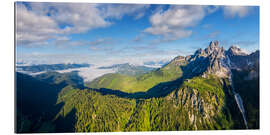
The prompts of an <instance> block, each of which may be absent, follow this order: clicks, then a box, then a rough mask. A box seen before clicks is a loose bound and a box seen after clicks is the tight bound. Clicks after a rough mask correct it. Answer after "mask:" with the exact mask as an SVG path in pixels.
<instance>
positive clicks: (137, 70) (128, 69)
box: [99, 63, 155, 76]
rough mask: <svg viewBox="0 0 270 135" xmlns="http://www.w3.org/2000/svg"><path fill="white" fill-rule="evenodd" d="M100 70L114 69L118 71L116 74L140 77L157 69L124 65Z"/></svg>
mask: <svg viewBox="0 0 270 135" xmlns="http://www.w3.org/2000/svg"><path fill="white" fill-rule="evenodd" d="M99 69H113V70H115V71H116V73H119V74H123V75H131V76H138V75H142V74H145V73H147V72H150V71H152V70H153V69H155V68H153V67H146V66H138V65H131V64H129V63H124V64H115V65H112V66H107V67H99Z"/></svg>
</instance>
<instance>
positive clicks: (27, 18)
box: [16, 3, 149, 46]
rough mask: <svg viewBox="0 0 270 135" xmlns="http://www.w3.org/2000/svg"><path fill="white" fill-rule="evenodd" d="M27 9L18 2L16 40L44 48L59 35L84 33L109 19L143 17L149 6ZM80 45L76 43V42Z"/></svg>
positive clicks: (32, 5) (37, 5)
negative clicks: (43, 46)
mask: <svg viewBox="0 0 270 135" xmlns="http://www.w3.org/2000/svg"><path fill="white" fill-rule="evenodd" d="M28 5H29V6H28V7H30V8H27V7H26V6H25V5H24V4H22V3H16V17H17V20H16V25H17V29H16V30H17V31H16V38H17V43H18V44H21V45H28V46H29V45H44V44H48V40H49V39H52V40H56V41H57V42H58V43H60V42H63V40H58V38H59V37H60V36H66V35H69V34H74V33H84V32H87V31H89V30H92V29H95V28H101V27H107V26H110V25H111V24H113V22H111V20H110V19H108V18H115V19H121V18H122V17H123V16H124V15H133V16H134V18H135V19H139V18H141V17H142V16H144V10H145V9H146V8H148V7H149V5H124V4H89V3H29V4H28ZM75 44H77V43H75Z"/></svg>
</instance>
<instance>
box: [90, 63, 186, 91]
mask: <svg viewBox="0 0 270 135" xmlns="http://www.w3.org/2000/svg"><path fill="white" fill-rule="evenodd" d="M181 65H185V62H182V63H179V62H177V61H172V62H171V63H169V64H167V65H165V66H164V67H162V68H159V69H157V70H154V71H151V72H149V73H146V74H143V75H140V76H138V77H135V76H128V75H123V74H119V73H112V74H106V75H103V76H101V77H99V78H96V79H95V80H93V81H92V82H90V83H87V84H86V86H87V87H89V88H107V89H113V90H121V91H123V92H128V93H134V92H146V91H147V90H149V89H150V88H152V87H154V86H155V85H157V84H159V83H162V82H168V81H172V80H176V79H177V78H180V77H181V76H182V70H181Z"/></svg>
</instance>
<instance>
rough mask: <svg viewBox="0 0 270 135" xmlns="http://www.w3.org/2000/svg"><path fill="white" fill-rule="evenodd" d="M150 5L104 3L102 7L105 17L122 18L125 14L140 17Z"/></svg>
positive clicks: (135, 17)
mask: <svg viewBox="0 0 270 135" xmlns="http://www.w3.org/2000/svg"><path fill="white" fill-rule="evenodd" d="M149 7H150V5H144V4H136V5H135V4H106V5H105V4H104V5H101V6H100V9H101V12H102V16H104V17H105V18H116V19H121V18H122V17H123V16H124V15H131V16H134V19H140V18H141V17H143V16H144V13H145V10H146V9H147V8H149Z"/></svg>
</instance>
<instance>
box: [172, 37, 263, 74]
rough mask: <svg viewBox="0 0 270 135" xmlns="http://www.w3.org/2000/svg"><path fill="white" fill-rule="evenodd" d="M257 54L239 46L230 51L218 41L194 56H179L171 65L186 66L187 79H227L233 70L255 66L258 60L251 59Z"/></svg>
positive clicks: (212, 42) (198, 51)
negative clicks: (213, 77)
mask: <svg viewBox="0 0 270 135" xmlns="http://www.w3.org/2000/svg"><path fill="white" fill-rule="evenodd" d="M255 54H259V53H258V52H254V53H252V54H248V53H247V52H246V51H244V50H243V49H241V48H240V47H238V46H231V47H230V48H229V49H228V50H225V48H224V47H223V46H219V42H218V41H211V42H210V44H209V46H208V47H207V48H205V49H201V48H200V49H198V50H197V51H195V53H194V54H193V55H189V56H186V57H183V56H178V57H176V58H175V59H173V60H172V61H171V63H174V64H176V65H178V66H179V65H186V66H185V68H184V70H185V71H186V72H185V76H186V77H187V78H191V77H193V76H198V75H202V76H203V77H208V75H209V74H213V75H216V76H218V77H222V78H226V77H229V76H230V70H231V69H235V68H238V69H239V68H240V69H243V67H248V66H250V65H254V63H256V61H255V60H256V59H258V58H257V57H256V58H255V59H251V58H253V57H254V55H255ZM255 56H258V55H255ZM238 60H241V61H240V62H239V61H238Z"/></svg>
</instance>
